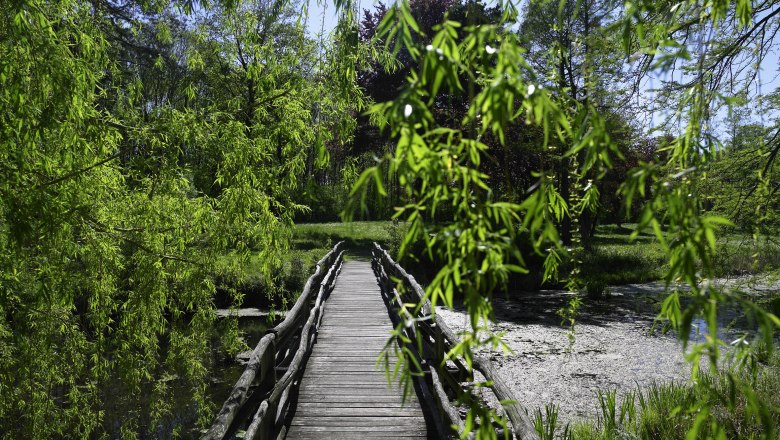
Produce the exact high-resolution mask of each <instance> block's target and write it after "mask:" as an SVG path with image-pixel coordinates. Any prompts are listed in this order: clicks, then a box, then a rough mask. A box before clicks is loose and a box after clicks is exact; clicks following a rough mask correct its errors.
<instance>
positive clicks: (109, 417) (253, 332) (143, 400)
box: [102, 316, 268, 439]
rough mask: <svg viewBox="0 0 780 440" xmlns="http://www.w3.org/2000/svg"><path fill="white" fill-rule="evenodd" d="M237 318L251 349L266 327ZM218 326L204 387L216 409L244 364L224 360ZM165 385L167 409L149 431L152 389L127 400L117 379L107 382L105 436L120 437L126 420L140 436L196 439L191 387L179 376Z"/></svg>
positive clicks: (219, 325) (262, 320) (219, 324)
mask: <svg viewBox="0 0 780 440" xmlns="http://www.w3.org/2000/svg"><path fill="white" fill-rule="evenodd" d="M234 319H238V325H239V329H240V330H241V331H242V332H243V338H244V341H245V342H246V343H247V345H248V346H249V348H250V349H251V348H254V346H255V345H257V342H258V341H259V340H260V338H261V337H262V336H263V333H264V332H265V330H266V329H267V328H268V326H267V323H266V318H265V317H257V316H250V317H240V318H234ZM220 328H222V322H221V321H218V322H217V325H216V326H215V328H214V337H212V350H211V359H210V361H209V364H208V365H207V368H208V370H209V373H208V377H209V382H208V387H207V390H206V393H207V396H208V400H209V402H210V403H211V405H213V407H214V408H215V411H217V410H219V408H220V407H221V405H222V403H223V402H224V401H225V400H226V399H227V397H228V396H229V395H230V391H231V390H232V389H233V385H234V384H235V383H236V381H237V380H238V378H239V377H240V376H241V373H243V371H244V365H243V364H242V363H240V362H238V361H236V360H235V359H226V358H225V356H224V354H223V353H221V352H220V350H219V347H218V334H217V332H218V331H219V329H220ZM167 379H168V380H166V381H165V384H166V385H167V386H168V387H169V389H170V391H171V396H172V401H171V402H169V404H170V408H169V411H168V412H167V414H166V415H165V416H164V417H162V420H163V421H162V422H161V423H160V424H159V425H158V426H157V427H156V429H154V430H152V431H151V432H150V429H149V424H150V420H151V415H150V414H149V410H150V406H151V399H152V397H151V396H152V395H153V392H152V391H153V390H152V389H148V390H147V389H144V390H142V393H141V397H140V398H139V399H136V400H129V399H126V398H124V399H123V398H122V397H121V396H128V395H130V393H129V392H128V390H126V388H125V386H124V385H123V384H122V382H121V381H120V380H118V379H114V380H112V381H110V383H109V386H108V387H106V388H108V389H106V390H104V392H103V395H104V399H103V402H104V405H103V408H102V410H103V411H104V417H103V420H104V423H103V426H104V429H105V431H106V433H107V434H108V437H109V438H112V439H115V438H116V439H118V438H121V437H122V435H121V429H122V425H123V424H125V423H126V422H127V420H130V419H137V420H139V426H136V427H134V429H132V430H133V431H135V432H137V437H138V438H140V439H146V438H149V439H173V438H181V439H197V438H200V437H201V435H202V432H200V430H198V429H197V425H198V407H197V405H196V403H195V402H194V401H193V400H192V395H193V390H192V388H191V386H190V385H189V384H187V381H185V380H183V379H181V378H179V377H175V376H174V377H170V378H167Z"/></svg>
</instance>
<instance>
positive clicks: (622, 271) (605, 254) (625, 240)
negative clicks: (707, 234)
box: [582, 225, 780, 284]
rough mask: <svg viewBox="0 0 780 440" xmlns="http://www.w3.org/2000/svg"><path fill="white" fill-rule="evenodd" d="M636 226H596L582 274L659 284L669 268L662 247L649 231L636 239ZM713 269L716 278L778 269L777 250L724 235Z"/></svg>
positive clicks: (745, 238)
mask: <svg viewBox="0 0 780 440" xmlns="http://www.w3.org/2000/svg"><path fill="white" fill-rule="evenodd" d="M635 227H636V225H625V226H623V227H618V226H615V225H603V226H599V227H598V229H597V232H596V235H595V237H594V239H593V250H592V251H591V252H589V253H587V254H586V255H585V256H584V257H583V260H582V261H583V267H582V273H583V274H584V275H585V277H586V279H587V280H589V281H597V282H600V283H604V284H627V283H645V282H650V281H656V280H660V279H662V278H663V277H664V275H665V273H666V270H667V269H668V266H667V264H666V256H665V254H664V251H663V249H662V247H661V245H660V244H659V243H658V241H657V240H656V239H655V236H654V235H653V234H652V233H651V232H650V231H644V232H642V233H641V234H639V235H638V236H637V237H636V238H635V239H633V240H631V239H630V236H631V233H632V232H633V230H634V228H635ZM713 266H714V267H713V269H714V271H715V275H716V276H728V275H747V274H757V273H763V272H767V271H771V270H775V269H778V268H780V246H778V245H777V244H776V243H774V242H773V241H770V240H768V239H760V240H759V241H758V243H756V242H754V241H753V238H752V237H751V236H750V235H748V234H744V233H735V232H732V233H727V234H724V235H722V236H721V237H720V238H719V239H718V243H717V250H716V255H715V259H714V261H713Z"/></svg>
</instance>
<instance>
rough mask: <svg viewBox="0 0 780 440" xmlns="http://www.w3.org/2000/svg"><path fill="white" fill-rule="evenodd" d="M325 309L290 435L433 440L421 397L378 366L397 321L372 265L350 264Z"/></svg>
mask: <svg viewBox="0 0 780 440" xmlns="http://www.w3.org/2000/svg"><path fill="white" fill-rule="evenodd" d="M326 304H327V305H326V308H325V313H324V315H323V318H322V325H321V327H320V330H319V333H318V336H317V343H316V344H315V345H314V348H313V350H312V354H311V357H310V358H309V361H308V362H307V365H306V371H305V372H304V374H303V378H302V379H301V383H300V388H299V393H298V398H297V400H298V402H297V405H295V406H296V409H295V410H294V415H293V418H292V420H291V422H290V427H289V430H288V434H287V438H289V439H308V438H311V439H324V438H339V439H351V438H355V439H358V438H360V439H362V438H366V437H370V438H372V439H373V438H382V437H387V438H396V439H397V438H427V428H426V423H425V419H424V417H423V412H422V409H421V407H420V404H419V402H418V401H417V399H416V398H412V399H411V401H408V402H407V403H406V404H405V405H403V404H402V399H401V396H402V391H401V390H400V389H398V388H397V387H396V386H395V385H393V386H389V385H388V383H387V379H386V377H385V373H384V370H383V369H382V368H381V367H375V363H376V360H377V357H378V356H379V353H380V351H381V350H382V347H384V344H385V342H386V341H387V338H388V335H389V331H390V330H391V329H392V323H391V322H390V318H389V317H388V313H387V308H386V307H385V303H384V301H383V300H382V297H381V295H380V289H379V286H378V285H377V281H376V277H375V276H374V272H373V271H372V270H371V264H370V263H368V262H363V261H347V262H345V263H344V266H343V268H342V271H341V274H340V275H339V277H338V279H337V280H336V285H335V287H334V289H333V292H332V293H331V295H330V298H329V299H328V300H327V302H326Z"/></svg>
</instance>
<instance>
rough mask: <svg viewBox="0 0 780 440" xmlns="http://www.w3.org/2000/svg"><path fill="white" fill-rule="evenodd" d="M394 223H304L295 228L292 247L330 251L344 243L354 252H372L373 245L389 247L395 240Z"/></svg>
mask: <svg viewBox="0 0 780 440" xmlns="http://www.w3.org/2000/svg"><path fill="white" fill-rule="evenodd" d="M393 227H394V226H393V223H392V222H389V221H383V222H376V221H374V222H352V223H304V224H299V225H296V226H295V233H294V236H293V243H292V247H293V248H294V249H296V250H310V249H330V248H331V247H333V246H334V245H335V244H336V243H338V242H339V241H344V242H345V245H346V246H347V248H349V249H350V250H353V251H357V252H359V251H362V250H366V251H370V248H371V244H372V243H373V242H375V241H376V242H378V243H380V244H382V245H385V246H387V245H388V244H389V243H390V241H391V240H392V239H393V231H392V230H393Z"/></svg>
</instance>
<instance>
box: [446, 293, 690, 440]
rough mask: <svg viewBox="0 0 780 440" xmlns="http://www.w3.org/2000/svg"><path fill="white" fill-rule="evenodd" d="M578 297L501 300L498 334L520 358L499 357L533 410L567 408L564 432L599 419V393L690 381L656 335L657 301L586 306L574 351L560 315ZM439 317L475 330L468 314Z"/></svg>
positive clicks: (674, 352)
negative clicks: (571, 425)
mask: <svg viewBox="0 0 780 440" xmlns="http://www.w3.org/2000/svg"><path fill="white" fill-rule="evenodd" d="M648 290H654V289H651V288H648ZM635 292H636V291H635ZM570 297H571V296H570V294H566V293H563V292H536V293H528V294H520V295H516V296H513V298H512V299H510V300H507V299H496V300H495V301H494V306H495V310H496V323H495V324H494V325H493V330H494V331H501V332H505V334H504V338H503V339H504V341H505V342H506V343H507V344H508V345H509V347H510V348H511V349H512V351H513V352H514V353H511V354H507V355H504V354H501V353H495V354H493V355H492V358H493V362H494V363H495V365H496V367H497V368H498V369H499V371H500V373H501V374H502V376H503V377H504V378H506V379H507V381H508V383H509V384H511V386H512V387H513V388H514V390H515V392H516V396H517V398H518V399H519V400H520V401H521V402H520V403H522V404H523V405H524V406H525V407H526V408H528V409H529V410H530V411H534V410H535V409H536V408H539V407H543V406H544V405H545V404H546V403H549V402H553V403H556V404H560V415H559V420H560V423H561V425H559V426H563V425H564V424H566V423H568V422H571V421H574V420H576V419H579V418H593V417H595V416H597V415H598V414H599V406H598V398H597V394H596V393H597V390H599V389H601V390H612V389H616V390H617V392H618V396H620V395H621V394H623V393H625V392H628V391H631V390H635V389H636V387H637V385H638V386H640V387H646V386H648V385H651V384H652V383H654V382H668V381H683V380H687V379H688V378H689V377H690V367H689V366H688V365H687V364H686V363H685V361H684V359H683V353H682V347H681V344H680V343H679V342H678V341H677V340H676V339H675V338H674V337H673V336H671V335H664V334H661V332H659V331H656V332H652V331H651V330H652V324H653V317H654V316H655V314H654V311H653V304H652V303H654V302H657V297H656V295H650V294H648V295H647V296H641V297H639V296H637V295H634V296H632V297H631V298H630V299H628V298H626V297H622V298H621V297H620V296H617V297H612V298H610V299H608V300H603V301H587V300H586V301H587V302H585V303H583V306H582V309H581V317H582V318H581V319H580V320H578V321H577V324H576V326H575V332H576V333H575V337H574V342H573V344H571V342H570V338H569V329H568V328H567V327H562V326H561V318H560V317H559V316H558V315H557V314H556V311H557V310H558V309H560V308H561V307H563V306H565V304H566V303H567V301H568V299H569V298H570ZM437 313H440V314H441V315H442V317H443V318H444V319H445V320H446V321H447V323H448V324H449V325H450V326H451V327H453V330H455V331H461V330H463V329H465V327H466V326H467V325H468V321H467V320H466V315H465V313H464V312H463V310H462V309H457V308H456V310H455V311H450V310H446V309H443V308H439V309H438V310H437Z"/></svg>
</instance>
